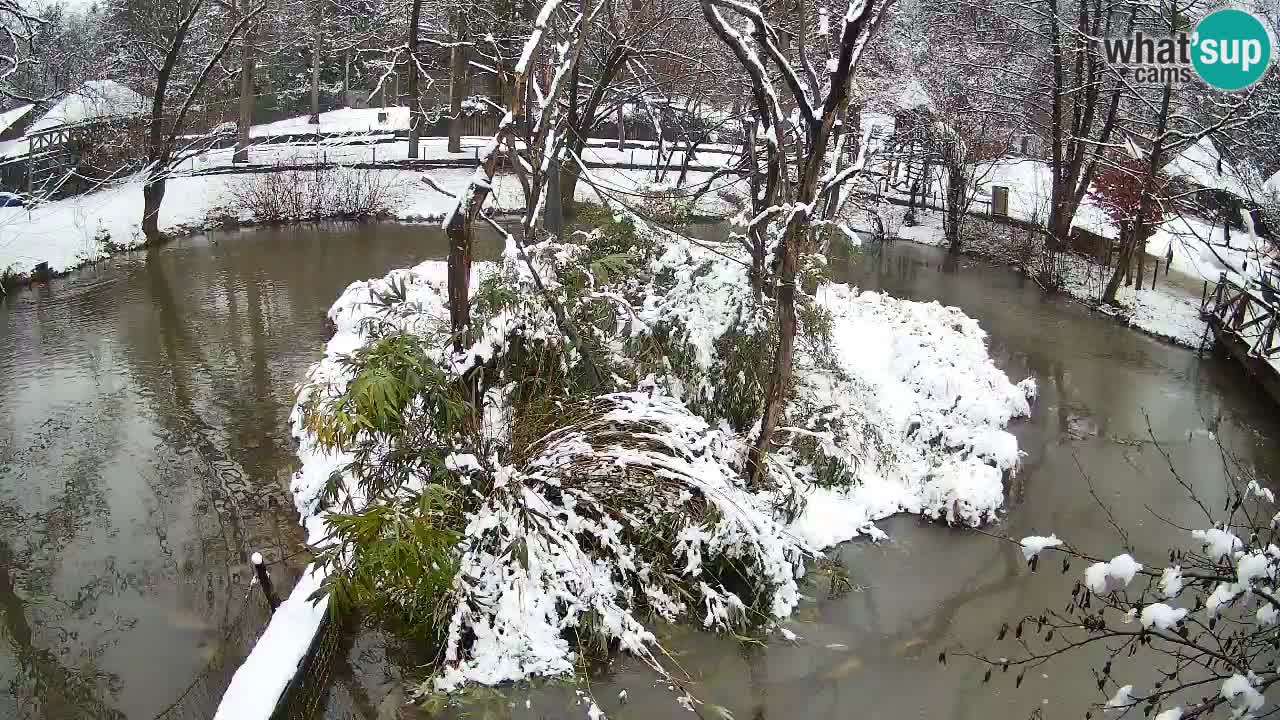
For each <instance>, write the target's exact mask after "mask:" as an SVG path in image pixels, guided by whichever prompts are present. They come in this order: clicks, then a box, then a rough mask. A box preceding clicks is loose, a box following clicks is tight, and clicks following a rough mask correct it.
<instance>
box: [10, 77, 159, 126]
mask: <svg viewBox="0 0 1280 720" xmlns="http://www.w3.org/2000/svg"><path fill="white" fill-rule="evenodd" d="M145 107H146V101H145V99H144V98H143V97H142V96H141V95H139V94H138V93H136V92H134V91H133V90H130V89H129V88H127V87H125V86H124V85H121V84H120V83H118V82H116V81H114V80H90V81H88V82H86V83H84V84H83V85H81V86H80V87H78V88H76V89H75V90H74V91H72V92H70V93H68V94H67V95H66V96H65V97H63V98H62V99H61V100H59V101H58V102H57V104H55V105H54V106H53V107H51V108H49V111H48V112H46V113H45V114H44V115H43V116H42V117H41V118H40V119H39V120H36V121H35V122H34V123H32V124H31V128H30V129H28V130H27V132H28V134H31V133H38V132H41V131H44V130H52V129H53V128H56V127H61V126H63V125H78V124H80V123H86V122H93V121H95V120H109V119H113V118H121V117H129V116H132V115H138V114H141V113H142V112H144V111H145Z"/></svg>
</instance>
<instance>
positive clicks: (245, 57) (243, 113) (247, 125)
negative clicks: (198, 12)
mask: <svg viewBox="0 0 1280 720" xmlns="http://www.w3.org/2000/svg"><path fill="white" fill-rule="evenodd" d="M248 8H249V0H245V2H244V11H247V10H248ZM253 74H254V57H253V31H252V30H251V29H246V30H245V35H244V44H243V46H242V49H241V51H240V126H239V127H238V128H237V130H238V131H239V133H238V137H237V139H236V152H235V155H234V156H233V157H232V158H231V162H233V163H247V162H249V143H250V140H251V138H250V133H249V131H250V129H251V128H252V127H253Z"/></svg>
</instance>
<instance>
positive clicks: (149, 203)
mask: <svg viewBox="0 0 1280 720" xmlns="http://www.w3.org/2000/svg"><path fill="white" fill-rule="evenodd" d="M164 190H165V176H164V172H163V171H161V172H153V173H152V174H151V175H150V176H148V178H147V182H146V184H145V185H143V186H142V235H143V236H144V237H145V238H146V239H147V244H148V245H155V244H156V243H158V242H160V241H161V240H163V239H164V235H162V234H161V233H160V205H161V203H163V202H164Z"/></svg>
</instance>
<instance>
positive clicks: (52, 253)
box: [0, 107, 741, 273]
mask: <svg viewBox="0 0 1280 720" xmlns="http://www.w3.org/2000/svg"><path fill="white" fill-rule="evenodd" d="M380 112H383V110H382V109H379V108H367V109H358V110H355V109H350V108H345V109H341V110H334V111H331V112H326V113H322V114H321V117H320V126H319V127H320V132H321V133H325V134H341V135H340V136H338V137H329V138H324V139H322V140H321V141H320V142H319V143H275V144H272V143H266V144H262V145H255V146H253V147H252V148H251V149H250V151H249V164H250V165H251V166H263V165H266V166H287V165H306V164H312V163H316V162H323V163H330V164H342V165H352V164H357V163H376V162H383V163H385V162H393V161H404V160H406V159H407V158H408V141H407V140H394V141H388V134H389V133H393V132H396V131H400V130H407V129H408V109H407V108H405V107H398V108H397V107H392V108H387V109H386V112H387V114H388V118H387V120H386V121H385V122H383V123H379V122H378V121H377V116H378V114H379V113H380ZM306 121H307V118H306V116H301V117H297V118H289V119H286V120H281V121H278V122H274V123H266V124H263V125H255V126H254V128H253V131H252V134H253V136H254V137H260V138H265V137H272V136H284V135H297V134H306V133H311V132H315V130H316V126H315V125H309V124H307V122H306ZM488 142H489V138H488V137H464V138H463V139H462V152H460V153H450V152H448V140H447V138H423V139H422V141H421V146H420V158H421V159H423V160H428V161H432V160H434V161H448V160H453V161H458V162H461V163H470V162H474V161H475V159H476V157H477V155H478V152H479V150H480V148H482V147H483V146H485V145H486V144H487V143H488ZM733 152H734V148H733V147H729V146H706V147H704V148H702V149H701V150H699V151H698V152H696V153H695V155H694V157H693V158H692V159H691V165H693V166H695V167H697V166H701V167H702V168H704V169H703V170H701V171H692V172H691V173H690V176H689V178H688V181H687V183H688V184H696V183H698V182H701V181H705V180H706V179H707V178H708V177H709V176H710V171H708V170H707V168H719V167H723V166H725V165H728V164H731V163H733V162H734V155H733ZM233 153H234V151H233V150H232V149H231V148H224V149H216V150H211V151H209V152H206V153H202V154H199V155H196V156H194V157H191V158H187V159H186V160H184V161H183V162H182V163H181V164H180V165H179V166H178V167H176V168H175V169H174V172H173V177H172V178H171V179H170V181H169V185H168V190H167V192H166V194H165V200H164V203H163V205H162V207H161V211H160V227H161V230H162V231H164V232H167V233H174V234H182V233H185V232H190V231H193V230H199V229H202V228H206V227H209V226H211V225H213V224H216V222H217V221H218V220H220V219H221V218H222V217H225V216H227V215H228V214H230V215H231V216H233V217H234V216H236V215H237V213H236V212H235V211H234V209H231V210H230V212H228V208H227V207H226V206H227V205H228V202H229V199H230V198H229V192H228V191H229V189H230V188H231V187H232V186H233V185H234V184H236V183H242V182H246V181H248V177H247V176H244V175H229V174H217V171H219V170H221V169H223V168H228V169H229V168H230V167H231V166H232V162H231V159H232V155H233ZM583 159H584V160H586V162H587V163H589V164H592V165H601V166H612V165H641V166H653V165H656V164H658V152H657V143H655V142H638V141H628V143H627V147H626V148H625V149H623V150H619V149H617V147H616V146H614V144H613V143H611V142H609V141H605V140H592V141H590V143H589V146H588V148H587V149H586V150H585V151H584V152H583ZM683 160H684V154H683V152H680V151H676V152H674V154H672V153H671V151H670V147H669V145H668V147H666V148H664V152H663V153H662V163H663V164H666V163H668V162H670V163H671V164H672V165H673V166H674V167H675V168H676V169H677V171H678V168H679V166H680V164H681V163H682V162H683ZM378 172H379V173H380V174H381V175H382V176H383V181H384V182H385V183H386V184H388V185H390V186H391V187H393V188H394V191H393V192H392V196H393V202H392V203H391V207H390V208H389V209H390V211H391V215H392V216H393V217H394V218H396V219H398V220H405V221H420V220H429V219H439V218H443V217H444V216H445V215H446V214H447V212H448V210H449V207H450V205H451V204H452V200H450V199H449V198H447V197H445V196H443V195H441V194H440V193H438V192H435V191H434V190H430V189H428V188H427V187H426V186H425V185H423V184H422V183H421V182H420V176H421V174H422V173H423V172H424V171H423V170H404V169H387V170H380V171H378ZM429 172H430V175H431V178H432V179H433V180H434V181H435V182H436V183H437V184H439V185H440V186H441V187H443V188H444V189H446V190H448V191H450V192H458V191H459V190H461V189H462V188H463V187H465V185H466V182H467V181H468V180H469V179H470V177H471V171H470V170H469V169H468V168H466V167H461V168H433V169H431V170H430V171H429ZM593 174H594V175H595V176H596V177H597V178H598V179H599V180H600V182H601V183H602V185H604V186H605V187H606V189H607V190H608V191H610V192H614V191H616V192H617V194H618V195H619V196H620V197H625V196H626V195H628V194H629V193H634V192H636V191H637V189H639V188H640V187H641V186H649V185H651V184H652V183H653V180H654V178H653V171H645V170H623V169H612V168H609V167H603V168H597V169H596V170H595V171H594V173H593ZM674 175H675V173H672V176H671V178H672V179H673V178H674ZM668 181H669V180H668ZM732 185H734V181H732V180H723V179H722V180H720V181H718V182H717V183H716V187H715V188H714V189H713V190H712V191H711V192H708V193H707V194H706V196H705V197H704V198H703V199H702V200H701V201H700V203H699V205H698V207H697V208H696V210H697V212H699V213H700V214H705V215H715V216H721V215H727V214H730V213H732V212H733V208H732V206H729V205H726V201H725V199H724V198H723V197H721V196H720V193H719V190H734V191H735V192H738V193H739V194H741V189H740V188H733V187H730V186H732ZM578 192H579V199H582V200H594V199H596V195H595V193H593V192H592V191H591V190H590V188H589V187H587V186H586V183H580V184H579V191H578ZM494 195H495V197H494V200H493V201H492V207H493V208H495V209H497V210H518V209H521V207H520V206H521V205H522V204H523V202H522V200H521V197H522V196H521V194H520V192H519V185H518V183H517V181H516V180H515V178H514V177H510V176H503V175H500V176H499V177H498V179H497V182H496V184H495V188H494ZM633 200H634V199H633ZM141 218H142V183H141V179H140V178H124V179H122V180H120V181H119V182H116V183H113V184H110V185H108V186H106V187H104V188H103V189H101V190H99V191H97V192H93V193H89V194H87V195H81V196H77V197H72V198H67V199H64V200H59V201H56V202H51V203H44V204H41V205H38V206H37V207H36V208H35V209H28V208H9V207H6V208H0V272H2V271H4V270H6V269H8V270H10V271H12V272H17V273H27V272H30V270H31V269H32V268H34V267H35V266H36V265H38V264H39V263H42V262H47V263H49V267H50V269H51V270H52V271H53V272H55V273H56V272H64V271H67V270H70V269H73V268H75V267H78V266H80V265H83V264H85V263H87V262H91V261H93V260H97V259H100V258H102V257H104V256H105V255H107V254H108V253H109V252H110V250H111V248H131V247H137V246H139V245H141V244H142V242H143V237H142V228H141ZM107 242H109V243H110V245H109V246H108V245H107Z"/></svg>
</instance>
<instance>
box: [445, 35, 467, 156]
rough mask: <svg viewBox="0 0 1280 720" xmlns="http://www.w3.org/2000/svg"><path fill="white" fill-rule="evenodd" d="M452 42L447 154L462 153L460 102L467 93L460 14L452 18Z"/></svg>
mask: <svg viewBox="0 0 1280 720" xmlns="http://www.w3.org/2000/svg"><path fill="white" fill-rule="evenodd" d="M453 22H454V28H453V42H454V43H455V44H454V46H453V47H452V48H450V50H449V114H450V116H451V117H450V118H449V152H451V153H458V152H462V100H463V98H465V97H466V93H467V53H466V48H464V47H462V46H461V45H460V44H458V43H461V42H462V41H463V40H465V39H466V22H465V20H464V19H463V17H462V13H458V14H456V15H454V18H453Z"/></svg>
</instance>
